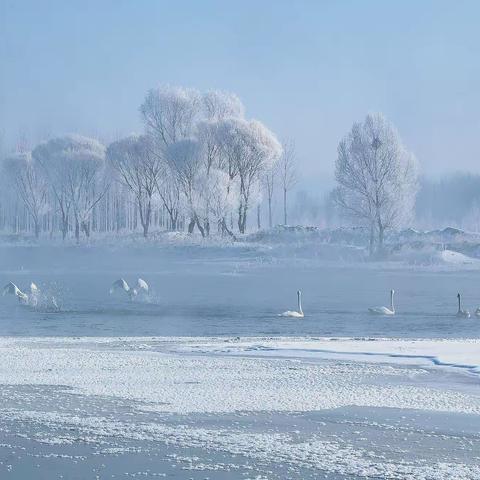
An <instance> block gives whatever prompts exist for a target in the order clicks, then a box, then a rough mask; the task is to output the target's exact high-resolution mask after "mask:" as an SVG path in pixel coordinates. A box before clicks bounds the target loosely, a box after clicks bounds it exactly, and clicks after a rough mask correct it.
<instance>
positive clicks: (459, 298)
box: [458, 294, 462, 312]
mask: <svg viewBox="0 0 480 480" xmlns="http://www.w3.org/2000/svg"><path fill="white" fill-rule="evenodd" d="M458 311H459V312H461V311H462V304H461V297H460V294H458Z"/></svg>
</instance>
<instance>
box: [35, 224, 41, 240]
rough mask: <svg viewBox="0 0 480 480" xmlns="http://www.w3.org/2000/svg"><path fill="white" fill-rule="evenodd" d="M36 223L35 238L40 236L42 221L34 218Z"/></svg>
mask: <svg viewBox="0 0 480 480" xmlns="http://www.w3.org/2000/svg"><path fill="white" fill-rule="evenodd" d="M34 223H35V238H38V237H39V236H40V222H39V221H38V220H34Z"/></svg>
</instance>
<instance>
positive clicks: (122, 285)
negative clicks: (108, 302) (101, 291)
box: [110, 278, 148, 300]
mask: <svg viewBox="0 0 480 480" xmlns="http://www.w3.org/2000/svg"><path fill="white" fill-rule="evenodd" d="M119 290H121V291H124V292H126V293H127V294H128V296H129V298H130V300H133V299H134V298H135V297H136V296H137V295H139V294H140V293H148V283H147V282H146V281H145V280H142V279H141V278H139V279H138V280H137V285H136V286H135V288H130V286H129V285H128V283H127V282H126V281H125V280H124V279H123V278H120V279H118V280H117V281H116V282H113V283H112V286H111V287H110V295H111V294H112V293H114V292H117V291H119Z"/></svg>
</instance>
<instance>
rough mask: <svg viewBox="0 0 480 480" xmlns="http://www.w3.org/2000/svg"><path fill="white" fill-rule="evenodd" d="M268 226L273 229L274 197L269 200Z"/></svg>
mask: <svg viewBox="0 0 480 480" xmlns="http://www.w3.org/2000/svg"><path fill="white" fill-rule="evenodd" d="M268 226H269V227H270V228H272V226H273V225H272V197H269V199H268Z"/></svg>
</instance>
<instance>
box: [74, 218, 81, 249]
mask: <svg viewBox="0 0 480 480" xmlns="http://www.w3.org/2000/svg"><path fill="white" fill-rule="evenodd" d="M75 240H76V242H77V243H80V224H79V223H78V218H75Z"/></svg>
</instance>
